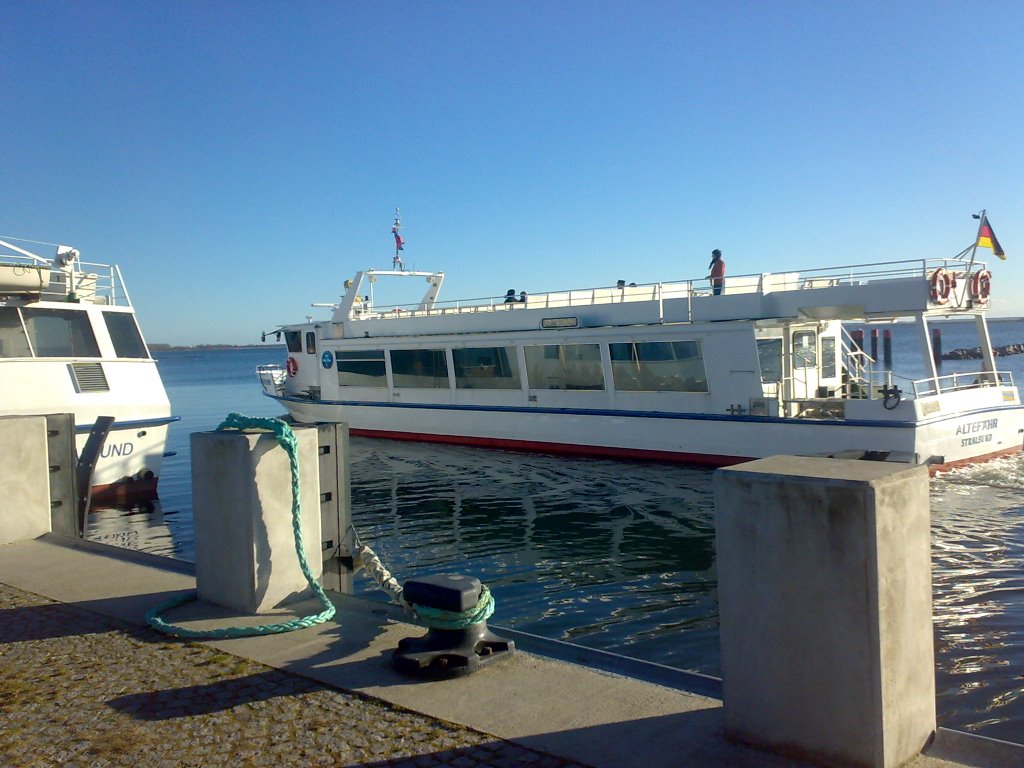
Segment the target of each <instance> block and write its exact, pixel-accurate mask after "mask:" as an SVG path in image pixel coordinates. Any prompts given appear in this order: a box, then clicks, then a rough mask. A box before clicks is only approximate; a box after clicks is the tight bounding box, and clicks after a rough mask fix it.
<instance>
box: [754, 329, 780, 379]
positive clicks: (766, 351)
mask: <svg viewBox="0 0 1024 768" xmlns="http://www.w3.org/2000/svg"><path fill="white" fill-rule="evenodd" d="M757 359H758V361H759V362H760V363H761V381H762V382H769V381H774V382H775V383H779V382H780V381H782V339H758V340H757Z"/></svg>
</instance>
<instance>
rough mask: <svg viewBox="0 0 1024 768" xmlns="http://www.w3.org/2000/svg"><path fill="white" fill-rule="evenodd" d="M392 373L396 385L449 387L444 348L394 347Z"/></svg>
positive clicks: (392, 351)
mask: <svg viewBox="0 0 1024 768" xmlns="http://www.w3.org/2000/svg"><path fill="white" fill-rule="evenodd" d="M391 373H392V375H393V376H394V379H395V386H396V387H420V388H427V389H445V388H447V387H448V361H447V359H446V358H445V355H444V350H443V349H392V350H391Z"/></svg>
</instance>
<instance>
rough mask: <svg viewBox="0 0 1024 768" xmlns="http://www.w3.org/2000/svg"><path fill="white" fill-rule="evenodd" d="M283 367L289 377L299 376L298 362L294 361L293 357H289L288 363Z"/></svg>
mask: <svg viewBox="0 0 1024 768" xmlns="http://www.w3.org/2000/svg"><path fill="white" fill-rule="evenodd" d="M284 367H285V368H286V369H287V371H288V375H289V376H298V374H299V361H298V360H296V359H295V358H294V357H289V358H288V362H287V363H285V366H284Z"/></svg>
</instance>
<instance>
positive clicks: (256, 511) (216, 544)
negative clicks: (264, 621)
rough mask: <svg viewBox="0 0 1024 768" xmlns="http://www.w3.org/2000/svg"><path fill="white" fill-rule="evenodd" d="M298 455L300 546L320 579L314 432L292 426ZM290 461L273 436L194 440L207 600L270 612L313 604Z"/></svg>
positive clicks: (200, 560)
mask: <svg viewBox="0 0 1024 768" xmlns="http://www.w3.org/2000/svg"><path fill="white" fill-rule="evenodd" d="M293 431H294V432H295V438H296V442H297V444H298V449H299V451H298V455H299V477H300V494H299V500H300V504H301V518H300V520H301V524H300V529H301V531H302V539H303V545H304V552H305V554H306V561H307V562H308V563H309V567H310V570H311V572H312V573H313V575H314V577H319V576H320V573H321V570H322V567H323V561H322V556H321V551H320V546H321V541H320V485H319V471H318V458H317V430H316V427H300V426H297V427H294V428H293ZM291 487H292V486H291V469H290V465H289V462H288V455H287V453H286V452H285V450H284V448H282V447H281V446H280V444H279V443H278V442H277V439H276V438H275V437H274V435H273V434H271V433H269V432H237V431H224V432H197V433H194V434H193V435H192V496H193V501H192V506H193V512H194V515H195V535H196V591H197V592H198V594H199V597H200V598H201V599H203V600H208V601H210V602H212V603H217V604H218V605H223V606H226V607H229V608H235V609H237V610H239V611H242V612H245V613H250V614H254V613H265V612H267V611H270V610H273V609H274V608H275V607H278V606H281V605H284V604H286V603H289V602H293V601H295V600H302V599H306V598H308V597H312V594H313V593H312V590H310V588H309V585H308V583H307V581H306V578H305V576H303V574H302V571H301V569H300V567H299V559H298V556H297V555H296V553H295V536H294V532H293V527H292V511H291V510H292V492H291Z"/></svg>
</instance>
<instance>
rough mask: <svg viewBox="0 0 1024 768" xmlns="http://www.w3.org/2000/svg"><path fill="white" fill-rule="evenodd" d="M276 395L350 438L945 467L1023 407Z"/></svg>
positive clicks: (998, 451)
mask: <svg viewBox="0 0 1024 768" xmlns="http://www.w3.org/2000/svg"><path fill="white" fill-rule="evenodd" d="M275 399H277V400H278V401H279V402H280V403H281V404H282V405H283V406H284V407H285V408H286V409H287V410H288V412H289V415H290V416H291V417H292V418H293V419H295V420H296V421H298V422H303V423H306V422H316V421H340V422H345V423H347V424H348V425H349V429H350V430H351V433H352V434H354V435H364V436H368V437H379V438H387V439H394V440H415V441H421V442H433V443H448V444H457V445H472V446H479V447H488V448H503V449H509V450H523V451H540V452H547V453H557V454H565V455H577V456H604V457H611V458H631V459H642V460H653V461H670V462H675V463H688V464H699V465H706V466H727V465H730V464H736V463H739V462H743V461H747V460H750V459H755V458H762V457H764V456H768V455H772V454H780V453H788V454H795V455H807V456H823V455H826V456H827V455H835V456H851V457H852V456H867V457H874V458H878V459H884V460H890V461H905V462H911V463H927V464H929V465H930V466H931V468H932V469H933V470H941V469H947V468H951V467H954V466H959V465H961V464H966V463H971V462H977V461H985V460H988V459H991V458H994V457H997V456H1003V455H1010V454H1014V453H1017V452H1020V451H1021V450H1022V448H1024V406H1012V407H1007V408H1001V409H984V410H981V411H979V412H977V413H958V414H956V415H955V416H949V417H946V418H940V419H934V420H932V421H930V422H927V423H923V424H915V423H914V422H912V421H897V420H893V421H889V422H884V421H875V422H870V421H861V422H857V423H850V422H844V423H842V424H837V423H836V422H830V421H827V420H821V421H814V420H807V419H780V418H769V417H756V416H729V415H717V414H714V415H712V414H657V413H629V412H618V413H611V412H607V411H602V412H598V413H593V414H587V413H570V412H567V410H568V409H560V410H559V411H557V412H550V411H548V412H541V413H538V412H531V411H530V410H529V409H512V408H507V409H501V410H487V411H483V412H482V411H481V410H480V409H466V408H458V407H455V408H452V407H444V406H425V405H424V406H410V405H405V404H403V405H394V404H387V403H378V404H372V403H371V404H367V403H361V404H339V403H333V404H332V403H322V402H319V403H318V402H310V401H308V400H306V401H302V400H298V399H291V398H281V397H278V398H275ZM975 425H978V426H975ZM976 441H977V442H976ZM758 447H760V449H758Z"/></svg>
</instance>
